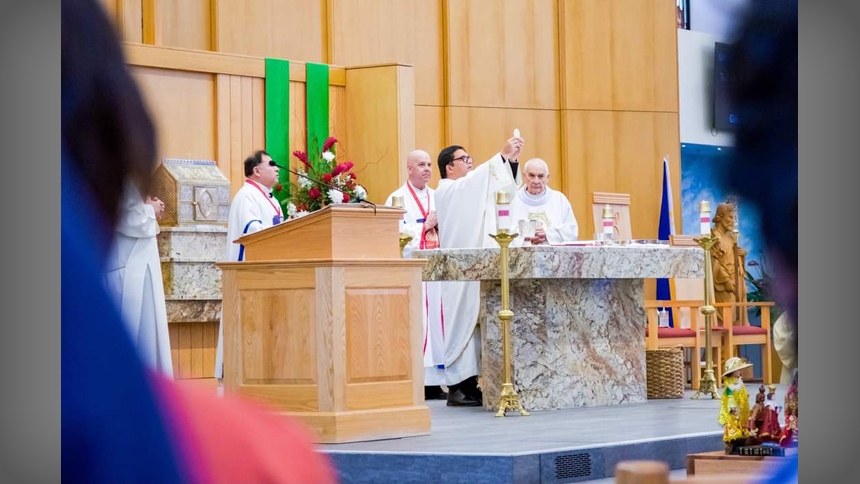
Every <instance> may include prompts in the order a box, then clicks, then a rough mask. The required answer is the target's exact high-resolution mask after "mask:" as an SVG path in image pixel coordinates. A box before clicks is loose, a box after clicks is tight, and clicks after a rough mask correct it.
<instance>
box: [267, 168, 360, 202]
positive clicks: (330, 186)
mask: <svg viewBox="0 0 860 484" xmlns="http://www.w3.org/2000/svg"><path fill="white" fill-rule="evenodd" d="M269 166H277V167H278V168H280V169H282V170H287V171H288V172H290V173H292V174H293V175H296V176H299V177H302V178H304V179H306V180H310V181H312V182H314V183H319V184H320V185H323V186H325V187H328V188H331V189H332V190H337V191H339V192H340V191H342V190H341V189H340V188H338V187H336V186H334V185H331V184H329V183H326V182H324V181H321V180H317V179H316V178H313V177H310V176H308V175H303V174H301V173H299V172H297V171H294V170H291V169H289V168H288V167H286V166H281V165H279V164H278V162H276V161H275V160H269ZM356 200H357V201H358V202H359V203H362V204H365V203H366V204H367V205H370V206H371V207H373V214H374V215H376V204H375V203H373V202H371V201H369V200H365V199H364V198H358V197H356Z"/></svg>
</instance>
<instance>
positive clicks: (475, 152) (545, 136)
mask: <svg viewBox="0 0 860 484" xmlns="http://www.w3.org/2000/svg"><path fill="white" fill-rule="evenodd" d="M558 116H559V112H558V111H556V110H540V109H498V108H475V107H451V108H450V109H449V119H448V120H447V123H448V124H449V125H450V127H451V138H450V144H456V145H460V146H463V147H464V148H466V151H468V152H469V154H470V155H471V156H472V157H473V159H474V162H475V163H476V164H481V163H483V162H485V161H486V160H487V159H489V158H490V157H491V156H493V155H494V154H496V153H498V152H499V151H500V150H501V149H502V147H503V146H504V144H505V142H506V141H507V140H508V138H510V137H511V136H513V132H514V129H519V130H520V135H521V136H522V137H523V139H524V140H525V146H524V148H523V152H522V154H521V155H520V162H521V163H523V164H524V163H525V162H526V161H527V160H528V159H530V158H542V159H543V160H544V161H546V163H547V165H548V166H549V171H550V176H551V178H550V182H549V184H550V186H551V187H555V188H559V187H560V184H561V179H560V178H561V175H560V172H561V169H560V166H561V151H560V145H559V137H560V133H559V120H558Z"/></svg>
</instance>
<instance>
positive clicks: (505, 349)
mask: <svg viewBox="0 0 860 484" xmlns="http://www.w3.org/2000/svg"><path fill="white" fill-rule="evenodd" d="M509 203H510V197H509V196H508V194H507V193H505V192H499V193H498V194H497V195H496V205H497V216H498V217H499V219H501V218H502V217H508V215H509V213H508V208H507V206H508V204H509ZM499 219H497V220H499ZM508 220H509V219H508ZM497 227H499V228H498V233H497V234H495V235H493V234H490V237H492V238H493V239H494V240H495V241H496V242H498V244H499V247H500V255H499V258H500V259H501V264H502V267H501V273H502V274H501V275H502V309H501V310H499V313H498V314H499V320H501V321H502V355H503V360H504V365H505V366H504V377H505V382H504V383H503V384H502V391H501V394H500V395H499V411H498V412H496V417H505V416H506V415H505V414H506V413H507V411H508V410H511V411H514V412H516V411H519V412H520V415H522V416H524V417H528V416H529V413H528V412H527V411H526V409H525V408H523V407H522V405H521V404H520V396H519V395H518V394H517V392H516V390H514V384H513V382H512V381H511V321H513V319H514V312H513V311H511V309H510V287H509V280H508V279H509V277H508V246H510V245H511V242H513V241H514V239H516V238H517V236H518V235H519V234H512V233H509V230H508V229H507V228H506V227H502V226H501V224H498V225H497Z"/></svg>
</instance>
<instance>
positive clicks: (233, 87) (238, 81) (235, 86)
mask: <svg viewBox="0 0 860 484" xmlns="http://www.w3.org/2000/svg"><path fill="white" fill-rule="evenodd" d="M241 91H242V78H241V77H238V76H230V187H231V192H232V193H233V194H235V193H236V192H237V191H239V188H241V187H242V183H244V179H245V171H244V165H243V163H242V162H243V161H244V160H245V156H247V155H246V154H244V153H243V152H242V92H241Z"/></svg>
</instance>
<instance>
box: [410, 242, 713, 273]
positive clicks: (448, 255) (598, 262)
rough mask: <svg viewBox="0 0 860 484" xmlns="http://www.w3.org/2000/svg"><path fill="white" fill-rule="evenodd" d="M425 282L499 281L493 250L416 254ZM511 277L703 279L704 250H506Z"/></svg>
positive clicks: (638, 248)
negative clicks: (420, 263) (421, 261)
mask: <svg viewBox="0 0 860 484" xmlns="http://www.w3.org/2000/svg"><path fill="white" fill-rule="evenodd" d="M412 258H416V259H419V258H420V259H426V260H427V263H426V264H425V265H424V272H423V276H422V277H423V279H424V280H425V281H479V280H495V279H500V278H501V276H500V274H501V271H500V269H501V264H500V262H499V249H498V248H492V249H437V250H420V251H414V252H413V253H412ZM509 267H510V272H509V275H510V277H511V278H513V279H651V278H669V277H672V278H674V277H678V278H701V277H704V276H705V271H704V251H703V250H702V249H700V248H698V247H671V246H668V245H667V246H656V245H655V246H636V245H628V246H602V247H569V246H536V247H517V248H512V249H510V251H509Z"/></svg>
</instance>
